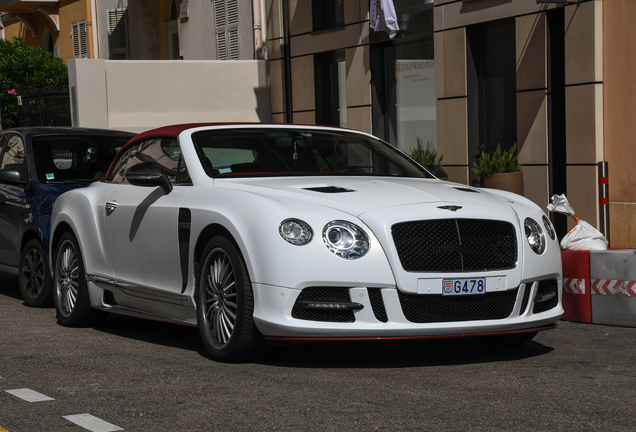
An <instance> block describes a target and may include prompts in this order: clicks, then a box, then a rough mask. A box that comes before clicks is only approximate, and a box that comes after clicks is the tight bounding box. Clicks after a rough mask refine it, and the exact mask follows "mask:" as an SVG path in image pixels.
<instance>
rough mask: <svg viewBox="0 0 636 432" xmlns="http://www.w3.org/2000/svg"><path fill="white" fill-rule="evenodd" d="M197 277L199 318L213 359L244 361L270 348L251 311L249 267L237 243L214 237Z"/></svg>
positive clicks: (203, 339)
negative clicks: (235, 244)
mask: <svg viewBox="0 0 636 432" xmlns="http://www.w3.org/2000/svg"><path fill="white" fill-rule="evenodd" d="M202 263H203V264H202V265H201V268H200V272H199V275H198V276H199V277H198V279H197V281H198V282H197V283H198V287H197V319H198V324H199V333H200V334H201V339H202V341H203V344H204V345H205V348H206V350H207V351H208V353H209V354H210V356H211V357H212V358H213V359H214V360H218V361H224V362H237V361H244V360H248V359H250V358H253V357H254V356H256V355H258V354H262V353H264V352H265V351H266V350H267V342H266V341H265V339H264V338H263V336H262V335H261V334H260V332H259V331H258V329H257V328H256V325H255V324H254V320H253V318H252V314H253V311H254V297H253V294H252V287H251V283H250V279H249V275H248V274H247V268H246V267H245V263H244V262H243V259H242V257H241V255H240V254H239V252H238V250H237V248H236V247H235V246H234V244H233V243H232V242H231V241H229V240H228V239H226V238H225V237H214V238H213V239H212V240H210V242H209V243H208V245H207V247H206V248H205V251H204V252H203V257H202Z"/></svg>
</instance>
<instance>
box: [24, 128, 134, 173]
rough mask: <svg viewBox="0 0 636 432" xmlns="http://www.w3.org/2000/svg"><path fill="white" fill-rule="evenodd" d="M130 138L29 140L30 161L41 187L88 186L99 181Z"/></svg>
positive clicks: (67, 136)
mask: <svg viewBox="0 0 636 432" xmlns="http://www.w3.org/2000/svg"><path fill="white" fill-rule="evenodd" d="M132 136H133V135H132V134H131V135H130V136H129V135H122V136H108V135H104V136H90V135H87V136H83V135H66V136H65V135H55V136H44V137H35V138H33V142H32V147H33V159H34V162H35V170H36V173H37V178H38V180H39V181H40V182H42V183H88V182H93V181H96V180H99V179H100V178H102V177H103V176H104V175H105V174H106V171H108V167H109V166H110V163H111V162H112V160H113V159H114V158H115V155H116V154H117V152H118V151H119V149H120V148H121V147H122V146H123V145H124V144H126V142H127V141H128V140H129V139H130V138H131V137H132Z"/></svg>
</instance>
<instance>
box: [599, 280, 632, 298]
mask: <svg viewBox="0 0 636 432" xmlns="http://www.w3.org/2000/svg"><path fill="white" fill-rule="evenodd" d="M592 294H597V295H618V294H625V295H626V296H630V297H636V281H622V280H612V279H592Z"/></svg>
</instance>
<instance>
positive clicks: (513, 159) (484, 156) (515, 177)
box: [473, 143, 523, 195]
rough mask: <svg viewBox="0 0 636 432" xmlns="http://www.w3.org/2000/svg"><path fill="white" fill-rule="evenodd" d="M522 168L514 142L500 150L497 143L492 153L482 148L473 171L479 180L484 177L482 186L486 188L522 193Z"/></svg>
mask: <svg viewBox="0 0 636 432" xmlns="http://www.w3.org/2000/svg"><path fill="white" fill-rule="evenodd" d="M522 168H523V166H522V165H520V164H519V162H518V155H517V144H516V143H515V144H513V146H512V147H511V148H510V149H509V150H502V149H501V145H500V144H497V149H496V150H495V151H494V153H492V154H488V153H486V152H484V151H483V150H482V152H481V155H480V156H479V159H478V160H477V162H476V163H475V164H474V167H473V172H474V173H475V174H477V176H478V177H479V180H481V179H482V178H483V179H484V186H485V187H487V188H493V189H501V190H506V191H509V192H514V193H516V194H519V195H523V172H522V171H521V169H522Z"/></svg>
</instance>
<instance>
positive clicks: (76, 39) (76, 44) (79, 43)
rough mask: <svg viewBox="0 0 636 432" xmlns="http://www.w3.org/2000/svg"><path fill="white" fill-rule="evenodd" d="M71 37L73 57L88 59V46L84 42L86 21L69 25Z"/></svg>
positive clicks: (85, 41)
mask: <svg viewBox="0 0 636 432" xmlns="http://www.w3.org/2000/svg"><path fill="white" fill-rule="evenodd" d="M71 29H72V31H71V35H72V37H73V57H74V58H86V57H88V46H87V40H86V21H80V22H76V23H73V24H71Z"/></svg>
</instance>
